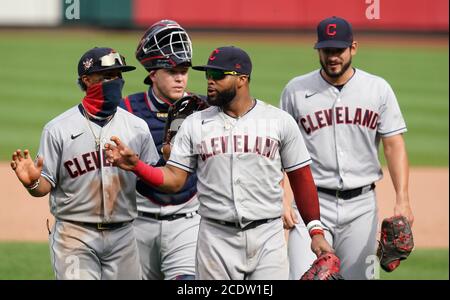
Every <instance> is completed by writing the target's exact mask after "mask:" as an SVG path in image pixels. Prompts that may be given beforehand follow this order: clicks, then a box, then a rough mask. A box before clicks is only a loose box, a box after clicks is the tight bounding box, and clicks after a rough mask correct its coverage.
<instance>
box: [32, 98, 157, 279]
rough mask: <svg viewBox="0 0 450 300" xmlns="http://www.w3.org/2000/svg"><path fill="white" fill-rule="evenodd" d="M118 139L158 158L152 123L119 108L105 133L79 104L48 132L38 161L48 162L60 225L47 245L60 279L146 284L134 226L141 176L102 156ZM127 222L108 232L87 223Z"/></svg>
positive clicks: (52, 203)
mask: <svg viewBox="0 0 450 300" xmlns="http://www.w3.org/2000/svg"><path fill="white" fill-rule="evenodd" d="M113 135H115V136H120V137H121V138H122V140H123V142H124V143H126V144H127V145H130V147H132V148H133V149H135V150H136V152H137V153H138V154H139V156H140V158H141V159H142V160H143V161H145V162H147V163H150V164H151V163H155V162H156V160H157V159H158V158H159V157H158V154H157V152H156V148H155V145H154V143H153V140H152V137H151V135H150V132H149V130H148V127H147V124H146V123H145V122H144V121H143V120H141V119H139V118H138V117H136V116H134V115H132V114H130V113H128V112H127V111H125V110H123V109H121V108H118V109H117V112H116V113H115V115H114V117H113V118H112V119H111V120H110V121H109V122H108V123H107V124H106V125H104V126H103V127H100V126H99V125H97V124H96V123H94V122H91V121H88V120H87V118H86V117H85V116H84V115H83V114H82V112H81V111H80V108H79V106H76V107H73V108H71V109H69V110H68V111H66V112H64V113H63V114H61V115H59V116H58V117H56V118H55V119H53V120H52V121H50V122H49V123H48V124H47V125H46V126H45V127H44V130H43V133H42V137H41V143H40V147H39V152H38V155H41V156H43V157H44V167H43V170H42V176H43V177H44V178H46V179H47V180H48V181H49V182H50V184H51V185H52V190H51V192H50V210H51V213H52V214H53V215H54V216H55V219H56V223H55V226H54V227H53V230H52V233H51V234H50V236H49V243H50V248H51V258H52V266H53V268H54V271H55V275H56V278H57V279H140V278H141V275H140V273H141V268H140V265H139V257H138V248H137V243H136V239H135V237H134V230H133V226H132V225H131V224H130V223H129V222H130V221H132V220H133V219H135V218H136V216H137V209H136V176H135V175H134V174H133V173H132V172H127V171H124V170H121V169H119V168H116V167H113V166H112V165H111V164H110V163H109V162H108V161H107V160H106V159H105V155H104V152H103V150H100V149H104V144H105V143H106V142H109V141H110V138H111V136H113ZM80 222H82V223H80ZM122 222H124V223H123V224H124V225H121V226H119V227H117V228H115V229H108V230H106V231H105V230H103V229H98V228H95V226H92V225H88V224H85V223H119V224H120V223H122ZM127 222H128V224H127ZM93 249H94V251H92V250H93Z"/></svg>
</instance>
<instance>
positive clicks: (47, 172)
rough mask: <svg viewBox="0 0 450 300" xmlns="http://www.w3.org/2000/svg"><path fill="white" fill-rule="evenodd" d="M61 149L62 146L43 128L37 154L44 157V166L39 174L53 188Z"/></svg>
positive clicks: (55, 183) (55, 182)
mask: <svg viewBox="0 0 450 300" xmlns="http://www.w3.org/2000/svg"><path fill="white" fill-rule="evenodd" d="M61 149H62V147H61V145H60V144H59V143H58V141H57V139H56V138H55V137H54V136H53V135H52V133H51V132H50V131H49V130H48V129H47V128H44V130H43V131H42V135H41V142H40V144H39V150H38V153H37V156H42V157H44V166H43V168H42V172H41V175H42V176H43V177H44V178H45V179H47V180H48V182H50V184H51V185H52V187H53V188H55V186H56V185H57V183H58V182H57V181H58V172H59V166H60V164H61V162H60V158H61V151H62V150H61Z"/></svg>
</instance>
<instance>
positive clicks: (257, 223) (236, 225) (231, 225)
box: [205, 217, 279, 230]
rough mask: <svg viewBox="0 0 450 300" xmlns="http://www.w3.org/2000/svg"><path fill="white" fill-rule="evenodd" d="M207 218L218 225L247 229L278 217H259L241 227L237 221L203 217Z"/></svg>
mask: <svg viewBox="0 0 450 300" xmlns="http://www.w3.org/2000/svg"><path fill="white" fill-rule="evenodd" d="M205 219H208V220H210V221H212V222H214V223H217V224H220V225H225V226H228V227H234V228H238V229H241V230H248V229H253V228H255V227H258V226H259V225H262V224H265V223H269V222H272V221H273V220H276V219H279V217H278V218H271V219H261V220H255V221H251V222H250V223H249V224H247V225H245V226H244V227H241V225H240V224H239V222H236V223H235V222H228V221H222V220H217V219H212V218H205Z"/></svg>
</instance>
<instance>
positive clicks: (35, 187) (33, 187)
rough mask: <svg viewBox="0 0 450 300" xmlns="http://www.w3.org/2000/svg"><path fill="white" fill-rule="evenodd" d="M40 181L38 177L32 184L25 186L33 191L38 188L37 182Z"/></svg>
mask: <svg viewBox="0 0 450 300" xmlns="http://www.w3.org/2000/svg"><path fill="white" fill-rule="evenodd" d="M40 183H41V181H40V179H38V180H36V181H35V182H34V183H33V184H31V185H29V186H26V188H27V190H29V191H33V190H35V189H37V188H38V186H39V184H40Z"/></svg>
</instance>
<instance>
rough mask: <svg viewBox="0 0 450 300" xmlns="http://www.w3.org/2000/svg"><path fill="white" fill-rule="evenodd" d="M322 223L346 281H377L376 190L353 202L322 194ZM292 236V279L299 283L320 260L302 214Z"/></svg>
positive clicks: (290, 272) (290, 274) (290, 257)
mask: <svg viewBox="0 0 450 300" xmlns="http://www.w3.org/2000/svg"><path fill="white" fill-rule="evenodd" d="M319 202H320V214H321V221H322V223H323V225H324V226H325V227H326V230H325V238H326V240H327V241H328V242H329V243H330V245H332V247H333V248H334V250H335V251H336V255H337V256H338V257H339V258H340V260H341V272H340V273H341V275H342V276H343V277H344V278H345V279H359V280H365V279H375V277H376V274H377V270H378V268H379V267H378V261H377V259H376V257H375V254H376V247H377V240H376V234H377V226H378V218H377V215H378V209H377V202H376V194H375V190H372V191H370V192H368V193H365V194H362V195H359V196H357V197H354V198H351V199H347V200H344V199H340V198H336V197H335V196H331V195H328V194H324V193H321V192H319ZM295 209H296V212H297V218H298V220H299V224H296V226H295V228H293V229H292V230H291V231H290V233H289V241H288V256H289V268H290V269H289V279H293V280H298V279H299V278H300V277H301V276H302V275H303V274H304V273H305V272H306V270H308V269H309V267H310V266H311V264H312V263H313V261H314V260H315V259H316V258H317V257H316V255H315V254H314V253H313V252H312V250H311V238H310V237H309V234H308V230H307V229H306V226H305V224H304V223H303V221H302V219H301V217H300V215H299V214H298V210H297V208H295Z"/></svg>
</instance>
